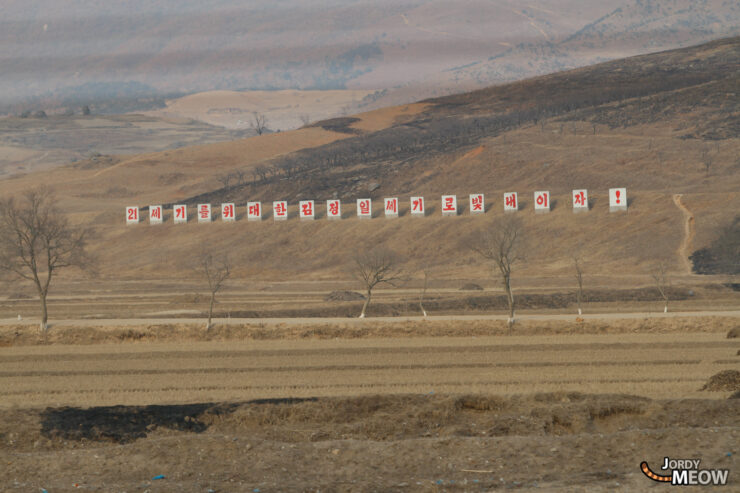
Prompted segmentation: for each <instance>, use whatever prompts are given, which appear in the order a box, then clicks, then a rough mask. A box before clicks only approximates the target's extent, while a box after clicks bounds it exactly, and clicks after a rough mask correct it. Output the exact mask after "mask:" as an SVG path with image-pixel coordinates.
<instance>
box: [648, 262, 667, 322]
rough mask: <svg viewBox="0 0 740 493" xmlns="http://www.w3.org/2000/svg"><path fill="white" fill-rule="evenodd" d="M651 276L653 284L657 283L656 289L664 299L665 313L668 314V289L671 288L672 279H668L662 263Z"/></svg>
mask: <svg viewBox="0 0 740 493" xmlns="http://www.w3.org/2000/svg"><path fill="white" fill-rule="evenodd" d="M651 275H652V278H653V282H655V287H656V288H657V289H658V292H659V293H660V296H661V298H663V313H668V288H669V287H670V279H669V278H668V273H667V272H666V267H665V264H664V263H663V262H660V263H659V264H658V265H657V266H656V267H655V270H654V271H653V273H652V274H651Z"/></svg>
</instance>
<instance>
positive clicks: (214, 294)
mask: <svg viewBox="0 0 740 493" xmlns="http://www.w3.org/2000/svg"><path fill="white" fill-rule="evenodd" d="M215 301H216V293H211V305H210V306H209V307H208V323H206V330H211V319H212V318H213V303H214V302H215Z"/></svg>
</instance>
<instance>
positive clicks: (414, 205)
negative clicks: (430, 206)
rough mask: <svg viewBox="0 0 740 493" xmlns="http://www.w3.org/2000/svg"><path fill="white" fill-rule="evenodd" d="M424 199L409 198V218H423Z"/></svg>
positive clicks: (424, 212)
mask: <svg viewBox="0 0 740 493" xmlns="http://www.w3.org/2000/svg"><path fill="white" fill-rule="evenodd" d="M425 214H426V211H425V210H424V197H411V217H424V215H425Z"/></svg>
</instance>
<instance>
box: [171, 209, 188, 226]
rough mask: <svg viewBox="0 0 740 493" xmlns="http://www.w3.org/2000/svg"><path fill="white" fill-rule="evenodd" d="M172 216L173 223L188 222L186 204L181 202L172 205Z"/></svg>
mask: <svg viewBox="0 0 740 493" xmlns="http://www.w3.org/2000/svg"><path fill="white" fill-rule="evenodd" d="M172 217H173V218H175V224H180V223H186V222H188V206H187V205H183V204H181V205H176V206H174V207H172Z"/></svg>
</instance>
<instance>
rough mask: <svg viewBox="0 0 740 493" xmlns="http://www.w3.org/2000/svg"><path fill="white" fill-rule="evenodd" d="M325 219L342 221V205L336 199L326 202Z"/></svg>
mask: <svg viewBox="0 0 740 493" xmlns="http://www.w3.org/2000/svg"><path fill="white" fill-rule="evenodd" d="M326 217H327V218H328V219H342V203H341V202H340V201H339V200H338V199H332V200H327V201H326Z"/></svg>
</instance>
